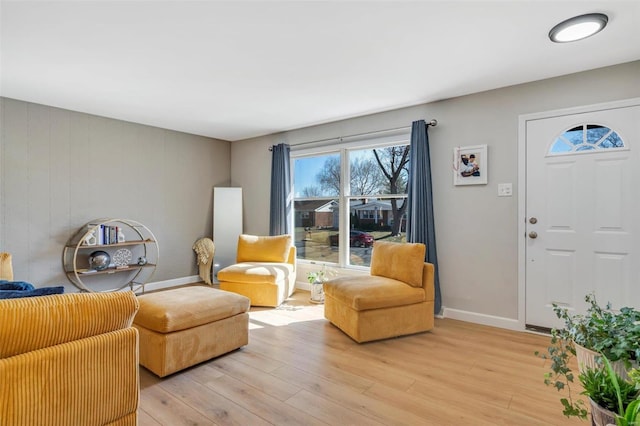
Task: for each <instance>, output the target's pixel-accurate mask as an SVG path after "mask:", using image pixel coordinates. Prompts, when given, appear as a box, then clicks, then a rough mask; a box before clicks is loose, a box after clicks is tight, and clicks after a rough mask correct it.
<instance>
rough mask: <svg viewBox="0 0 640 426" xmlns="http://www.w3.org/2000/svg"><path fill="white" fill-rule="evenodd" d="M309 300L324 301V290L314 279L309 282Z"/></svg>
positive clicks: (313, 301) (314, 301)
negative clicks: (312, 281)
mask: <svg viewBox="0 0 640 426" xmlns="http://www.w3.org/2000/svg"><path fill="white" fill-rule="evenodd" d="M311 302H312V303H324V290H323V288H322V283H321V282H317V281H316V282H314V283H312V284H311Z"/></svg>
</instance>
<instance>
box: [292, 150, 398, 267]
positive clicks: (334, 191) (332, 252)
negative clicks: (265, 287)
mask: <svg viewBox="0 0 640 426" xmlns="http://www.w3.org/2000/svg"><path fill="white" fill-rule="evenodd" d="M406 139H408V138H404V140H403V143H401V144H397V143H396V144H388V143H385V144H379V143H378V144H376V145H369V146H367V145H364V144H362V143H360V144H358V146H352V147H347V148H341V149H339V150H337V151H335V152H323V153H300V154H296V153H295V152H294V153H293V154H292V162H293V176H294V184H293V185H294V194H295V195H294V218H295V224H294V225H295V226H294V228H295V244H296V247H297V251H298V259H301V260H309V261H316V262H323V263H335V264H337V265H339V266H362V267H368V266H370V264H371V246H372V245H373V242H374V241H375V240H381V239H382V240H384V241H395V242H405V241H406V238H405V232H406V214H405V211H406V208H407V181H408V164H409V145H407V144H406Z"/></svg>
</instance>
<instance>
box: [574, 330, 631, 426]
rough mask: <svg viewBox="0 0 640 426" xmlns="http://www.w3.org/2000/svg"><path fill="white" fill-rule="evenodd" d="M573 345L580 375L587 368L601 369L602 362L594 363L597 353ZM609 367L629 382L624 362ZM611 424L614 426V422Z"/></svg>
mask: <svg viewBox="0 0 640 426" xmlns="http://www.w3.org/2000/svg"><path fill="white" fill-rule="evenodd" d="M573 344H574V346H575V348H576V357H577V358H578V371H580V372H581V373H582V372H583V371H584V370H585V369H586V368H587V367H590V368H592V369H596V368H601V367H603V365H602V362H600V363H598V362H597V361H596V357H599V356H600V354H599V353H597V352H594V351H592V350H591V349H587V348H585V347H583V346H580V345H579V344H577V343H575V342H574V343H573ZM611 366H612V367H613V371H615V372H616V373H618V375H619V376H620V377H622V378H623V379H624V380H629V375H628V374H627V368H626V367H625V365H624V362H622V361H613V362H612V363H611ZM613 423H614V424H615V422H613ZM605 424H606V423H605Z"/></svg>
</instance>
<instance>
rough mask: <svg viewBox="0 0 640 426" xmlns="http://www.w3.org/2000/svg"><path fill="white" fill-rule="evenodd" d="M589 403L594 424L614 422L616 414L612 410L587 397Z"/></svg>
mask: <svg viewBox="0 0 640 426" xmlns="http://www.w3.org/2000/svg"><path fill="white" fill-rule="evenodd" d="M589 404H590V405H591V420H592V424H593V425H595V426H607V425H615V424H616V414H615V413H614V412H613V411H609V410H607V409H606V408H604V407H601V406H600V405H598V404H596V403H595V402H593V400H592V399H591V398H589Z"/></svg>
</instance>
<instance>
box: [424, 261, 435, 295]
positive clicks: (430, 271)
mask: <svg viewBox="0 0 640 426" xmlns="http://www.w3.org/2000/svg"><path fill="white" fill-rule="evenodd" d="M435 269H436V268H435V266H434V265H433V264H432V263H427V262H425V263H424V267H423V268H422V288H424V292H425V301H426V302H433V301H434V300H435V298H436V288H435V284H434V280H435V278H434V277H435Z"/></svg>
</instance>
